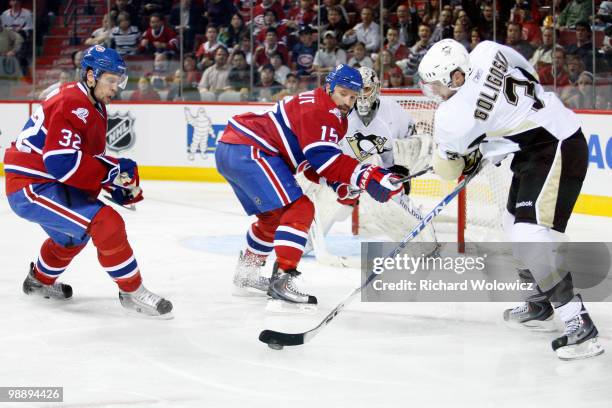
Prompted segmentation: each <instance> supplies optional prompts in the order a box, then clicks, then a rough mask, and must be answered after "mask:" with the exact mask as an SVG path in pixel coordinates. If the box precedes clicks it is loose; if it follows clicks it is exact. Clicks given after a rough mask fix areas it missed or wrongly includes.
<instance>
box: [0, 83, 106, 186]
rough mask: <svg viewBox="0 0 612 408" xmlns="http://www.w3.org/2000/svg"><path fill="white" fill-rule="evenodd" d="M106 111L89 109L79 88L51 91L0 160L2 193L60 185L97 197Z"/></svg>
mask: <svg viewBox="0 0 612 408" xmlns="http://www.w3.org/2000/svg"><path fill="white" fill-rule="evenodd" d="M106 119H107V117H106V109H105V107H104V105H103V104H96V106H94V105H93V104H92V103H91V101H90V100H89V98H88V97H87V89H85V87H84V85H83V84H81V83H78V82H77V83H69V84H66V85H63V86H62V87H60V88H59V89H57V90H56V91H54V92H52V93H51V94H50V95H49V96H48V97H47V99H46V100H45V101H44V102H43V103H42V105H41V106H40V107H39V108H38V109H37V110H36V111H35V112H34V113H33V114H32V116H31V117H30V119H29V120H28V121H27V122H26V124H25V126H24V127H23V130H22V131H21V133H20V134H19V136H18V137H17V140H16V141H15V142H13V143H12V144H11V147H10V148H8V149H7V150H6V153H5V155H4V171H5V173H6V193H7V194H11V193H14V192H15V191H18V190H20V189H22V188H24V187H25V186H27V185H29V184H32V183H49V182H57V181H59V182H61V183H64V184H67V185H70V186H73V187H76V188H79V189H81V190H83V191H86V192H88V193H90V194H91V195H93V196H97V195H98V193H99V191H100V186H101V182H102V180H103V179H104V178H105V177H106V175H107V173H108V170H109V167H108V166H107V165H106V164H105V160H104V158H103V157H102V155H103V154H104V151H105V148H106V123H107V122H106Z"/></svg>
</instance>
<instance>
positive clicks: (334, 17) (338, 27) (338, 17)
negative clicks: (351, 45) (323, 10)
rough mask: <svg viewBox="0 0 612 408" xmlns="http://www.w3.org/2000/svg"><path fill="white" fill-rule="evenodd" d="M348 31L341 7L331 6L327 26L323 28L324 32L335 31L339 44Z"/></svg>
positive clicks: (328, 10)
mask: <svg viewBox="0 0 612 408" xmlns="http://www.w3.org/2000/svg"><path fill="white" fill-rule="evenodd" d="M347 29H348V24H347V23H346V21H344V20H343V19H342V12H341V11H340V7H338V6H331V7H329V8H328V9H327V24H325V25H324V26H323V31H333V32H334V35H335V36H336V41H337V43H340V42H341V41H342V36H343V35H344V33H345V32H346V30H347Z"/></svg>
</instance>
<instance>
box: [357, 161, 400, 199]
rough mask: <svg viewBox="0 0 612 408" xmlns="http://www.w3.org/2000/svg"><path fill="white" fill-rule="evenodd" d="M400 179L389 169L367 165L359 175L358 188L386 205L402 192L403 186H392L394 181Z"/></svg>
mask: <svg viewBox="0 0 612 408" xmlns="http://www.w3.org/2000/svg"><path fill="white" fill-rule="evenodd" d="M399 178H400V177H399V176H397V175H396V174H394V173H391V172H390V171H389V170H387V169H383V168H382V167H379V166H374V165H371V164H367V165H365V166H363V167H362V168H361V169H360V170H359V174H358V175H357V186H358V187H359V188H360V189H362V190H365V191H367V192H368V194H369V195H370V196H371V197H372V198H373V199H374V200H376V201H378V202H381V203H386V202H387V201H389V200H390V199H391V198H392V197H393V196H394V195H396V194H399V193H400V192H401V191H402V185H401V184H398V185H395V184H392V183H391V182H392V181H393V180H397V179H399Z"/></svg>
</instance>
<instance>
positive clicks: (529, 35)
mask: <svg viewBox="0 0 612 408" xmlns="http://www.w3.org/2000/svg"><path fill="white" fill-rule="evenodd" d="M512 10H513V13H511V14H513V15H514V16H513V17H511V21H514V22H515V23H519V24H521V27H522V29H523V34H522V37H523V40H525V41H527V42H528V43H529V44H531V45H532V46H533V47H537V46H539V45H540V44H541V43H542V30H541V29H540V26H539V25H538V23H537V22H536V21H534V18H533V16H532V12H531V2H530V1H528V0H523V1H520V0H519V2H518V3H517V4H516V5H515V7H514V8H513V9H512Z"/></svg>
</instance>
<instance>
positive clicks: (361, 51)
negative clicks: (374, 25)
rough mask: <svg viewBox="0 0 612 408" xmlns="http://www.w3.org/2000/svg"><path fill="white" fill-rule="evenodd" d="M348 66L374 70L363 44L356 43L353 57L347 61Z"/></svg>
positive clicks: (372, 62)
mask: <svg viewBox="0 0 612 408" xmlns="http://www.w3.org/2000/svg"><path fill="white" fill-rule="evenodd" d="M348 65H350V66H351V67H353V68H360V67H368V68H374V61H372V58H370V56H369V55H367V53H366V49H365V44H364V43H362V42H360V41H358V42H357V43H356V44H355V45H354V46H353V56H352V57H351V58H350V59H349V61H348Z"/></svg>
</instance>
